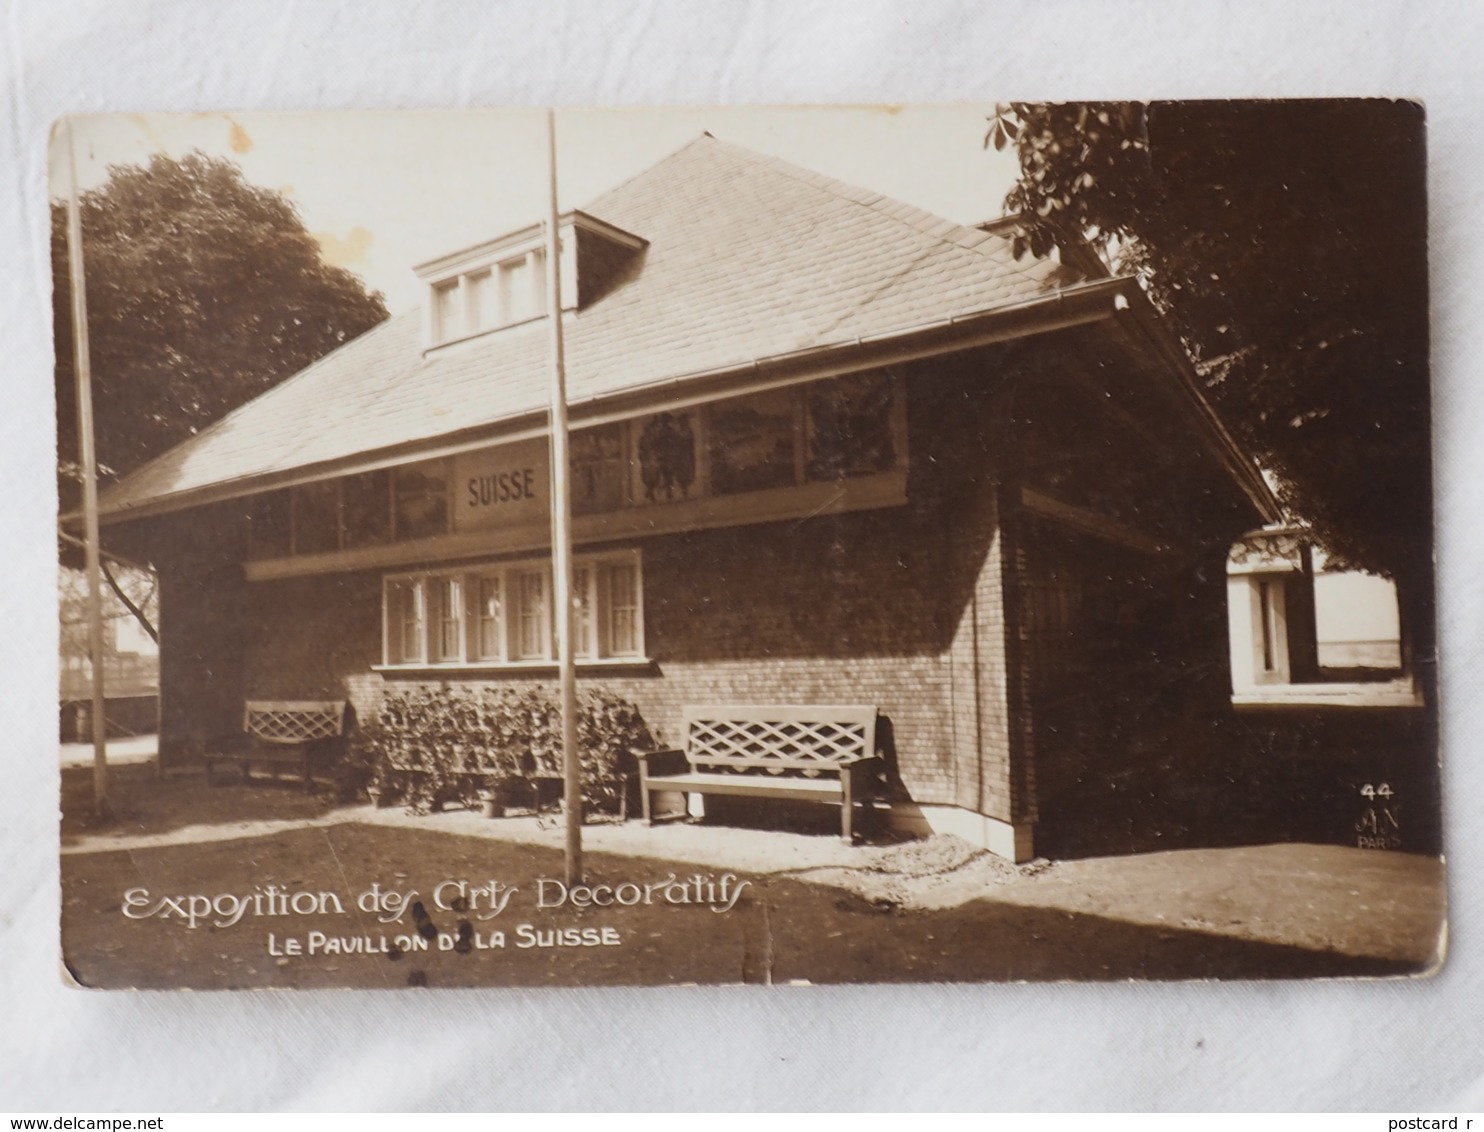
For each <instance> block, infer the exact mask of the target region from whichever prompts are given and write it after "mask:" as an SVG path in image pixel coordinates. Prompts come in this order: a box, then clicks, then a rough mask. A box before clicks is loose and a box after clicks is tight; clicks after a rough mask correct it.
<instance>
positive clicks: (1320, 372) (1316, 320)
mask: <svg viewBox="0 0 1484 1132" xmlns="http://www.w3.org/2000/svg"><path fill="white" fill-rule="evenodd" d="M985 143H986V145H993V146H994V147H995V148H996V149H1002V148H1004V147H1006V146H1010V147H1013V150H1014V152H1015V153H1016V155H1017V157H1018V159H1019V162H1020V169H1021V173H1020V179H1019V181H1018V183H1017V184H1016V185H1015V186H1014V188H1013V189H1012V190H1011V191H1010V193H1009V195H1008V196H1007V198H1006V200H1005V207H1006V209H1007V210H1008V211H1011V212H1014V213H1018V214H1020V216H1021V217H1022V219H1023V222H1024V224H1023V231H1022V235H1021V236H1020V238H1019V240H1018V241H1017V242H1018V244H1019V247H1018V248H1017V254H1018V253H1019V252H1021V251H1024V250H1030V251H1033V252H1036V253H1039V254H1044V253H1046V252H1047V251H1049V250H1050V248H1051V247H1052V246H1054V245H1056V244H1059V243H1061V242H1063V241H1075V240H1079V239H1082V238H1087V237H1090V238H1091V239H1092V240H1093V241H1094V243H1097V244H1103V245H1105V246H1107V247H1110V248H1112V249H1114V251H1115V254H1116V256H1117V259H1118V267H1119V268H1120V269H1121V270H1131V271H1135V272H1137V273H1138V274H1139V275H1140V276H1141V278H1142V279H1143V281H1144V283H1145V285H1146V289H1147V291H1148V294H1149V296H1150V298H1151V300H1152V301H1153V302H1154V304H1155V305H1156V306H1157V307H1158V308H1159V309H1160V310H1162V311H1163V312H1164V313H1165V314H1166V315H1167V317H1168V318H1169V319H1170V320H1171V321H1172V323H1173V325H1174V327H1175V328H1176V330H1177V331H1178V333H1179V334H1180V336H1181V338H1182V339H1183V341H1184V343H1185V345H1186V348H1187V350H1188V351H1189V352H1190V354H1191V356H1192V358H1193V359H1194V360H1195V362H1196V363H1197V366H1198V368H1199V370H1200V372H1201V373H1202V374H1203V375H1204V378H1205V380H1206V382H1207V392H1208V396H1209V397H1210V399H1211V401H1212V403H1213V405H1214V406H1215V407H1216V409H1217V411H1218V412H1219V413H1220V415H1221V416H1222V418H1223V419H1224V420H1225V421H1226V423H1227V424H1228V427H1230V428H1232V429H1233V430H1234V431H1235V432H1236V433H1237V434H1238V435H1239V436H1240V437H1241V438H1242V439H1243V440H1244V441H1245V442H1246V444H1247V445H1248V446H1249V447H1250V449H1251V450H1252V451H1253V453H1254V454H1255V455H1256V456H1257V457H1258V458H1259V460H1260V461H1261V462H1262V464H1263V465H1264V466H1265V467H1266V468H1268V469H1269V470H1270V471H1271V472H1273V473H1274V474H1275V475H1276V476H1277V477H1278V479H1279V481H1280V493H1281V494H1282V496H1283V497H1284V501H1285V503H1287V504H1288V505H1289V506H1290V508H1291V509H1292V510H1293V511H1294V512H1295V513H1296V514H1297V515H1298V516H1300V517H1302V518H1304V519H1306V520H1308V521H1309V522H1311V523H1312V524H1313V525H1314V528H1315V530H1316V533H1317V534H1318V535H1319V536H1320V538H1321V539H1322V540H1323V541H1324V542H1325V544H1326V545H1327V546H1328V547H1329V548H1330V549H1331V550H1332V551H1333V552H1335V553H1336V554H1337V555H1338V556H1340V557H1341V558H1342V559H1344V560H1346V561H1348V562H1350V563H1351V564H1353V565H1356V566H1359V567H1361V568H1364V569H1368V570H1372V571H1374V572H1377V573H1382V574H1386V575H1389V576H1391V577H1393V578H1395V579H1396V580H1397V582H1398V584H1399V587H1400V588H1401V589H1402V594H1403V601H1404V604H1405V603H1406V602H1407V600H1408V596H1409V595H1410V597H1411V598H1412V600H1413V606H1412V611H1411V612H1412V613H1413V615H1414V617H1415V616H1416V615H1417V614H1418V613H1419V612H1421V610H1420V609H1419V607H1418V606H1417V605H1416V604H1415V602H1416V601H1417V600H1422V601H1424V602H1426V601H1428V600H1430V593H1431V546H1432V524H1431V462H1430V451H1429V443H1430V442H1429V436H1430V428H1429V383H1428V342H1427V331H1428V326H1427V225H1426V178H1425V172H1426V166H1425V160H1424V139H1423V115H1422V109H1421V107H1420V106H1417V105H1415V104H1411V103H1404V102H1382V101H1374V100H1345V101H1311V102H1179V103H1153V104H1133V103H1066V104H1053V105H1047V104H1035V103H1012V104H1008V105H1004V106H1001V107H1000V108H999V109H998V112H997V114H996V115H995V116H994V117H993V118H991V119H990V122H989V133H988V136H987V137H986V139H985Z"/></svg>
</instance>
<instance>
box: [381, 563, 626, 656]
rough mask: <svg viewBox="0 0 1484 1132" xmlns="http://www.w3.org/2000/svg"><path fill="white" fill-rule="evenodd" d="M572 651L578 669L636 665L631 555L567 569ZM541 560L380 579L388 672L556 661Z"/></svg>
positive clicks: (547, 569) (548, 585)
mask: <svg viewBox="0 0 1484 1132" xmlns="http://www.w3.org/2000/svg"><path fill="white" fill-rule="evenodd" d="M572 575H573V594H572V636H573V652H574V655H576V656H577V658H578V659H579V660H580V661H582V662H583V663H587V664H594V663H602V662H604V661H609V662H622V661H637V660H642V659H643V657H644V612H643V566H642V561H641V558H640V554H639V551H637V550H626V551H616V552H612V553H607V554H596V555H580V556H578V557H577V559H576V560H575V561H574V562H573V568H572ZM551 597H552V579H551V562H550V560H549V559H539V560H525V561H519V562H506V563H495V564H484V565H477V566H468V567H460V568H451V569H441V570H428V571H422V572H418V573H409V574H393V575H388V576H387V577H386V578H384V579H383V586H382V616H383V629H384V632H383V639H384V648H383V663H384V665H385V666H387V667H392V668H406V667H419V668H420V667H438V666H445V667H452V666H459V665H472V666H477V667H496V666H505V665H509V666H521V665H527V666H530V665H543V664H551V663H553V662H554V661H555V659H556V635H555V625H554V620H555V619H554V617H553V608H552V601H551Z"/></svg>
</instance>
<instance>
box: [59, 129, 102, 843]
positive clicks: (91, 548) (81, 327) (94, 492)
mask: <svg viewBox="0 0 1484 1132" xmlns="http://www.w3.org/2000/svg"><path fill="white" fill-rule="evenodd" d="M67 167H68V172H69V173H70V180H71V188H70V191H69V194H68V199H67V271H68V280H69V282H70V284H71V287H72V357H73V362H72V366H73V371H74V373H75V375H76V378H77V442H78V450H79V451H78V459H79V462H80V463H81V464H82V511H83V524H84V529H83V540H84V543H85V544H86V545H85V551H86V559H87V574H88V661H89V664H90V665H91V666H92V670H93V712H92V717H93V810H94V812H95V813H97V815H98V816H99V817H106V816H107V815H108V749H107V744H108V733H107V720H105V719H104V718H103V578H102V564H101V561H100V558H99V553H98V541H99V540H98V460H97V454H96V453H95V451H94V449H93V381H92V373H91V370H90V366H89V353H88V296H87V288H86V285H85V283H84V275H83V258H82V212H81V210H80V209H79V208H78V204H77V153H76V151H75V149H74V147H73V143H72V123H71V122H68V123H67Z"/></svg>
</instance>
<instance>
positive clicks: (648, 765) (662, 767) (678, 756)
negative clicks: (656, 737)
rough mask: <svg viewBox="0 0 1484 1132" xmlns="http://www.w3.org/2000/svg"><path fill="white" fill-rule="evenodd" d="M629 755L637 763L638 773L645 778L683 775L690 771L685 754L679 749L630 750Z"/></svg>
mask: <svg viewBox="0 0 1484 1132" xmlns="http://www.w3.org/2000/svg"><path fill="white" fill-rule="evenodd" d="M629 754H631V755H633V756H634V758H635V759H637V760H638V762H639V772H640V774H641V775H643V776H644V777H645V778H649V777H652V776H655V775H663V774H683V773H684V772H685V771H687V770H689V769H690V763H689V761H688V760H687V759H686V757H685V752H684V751H683V750H681V749H680V748H679V747H660V748H659V749H657V750H648V751H645V750H640V749H638V748H631V749H630V751H629Z"/></svg>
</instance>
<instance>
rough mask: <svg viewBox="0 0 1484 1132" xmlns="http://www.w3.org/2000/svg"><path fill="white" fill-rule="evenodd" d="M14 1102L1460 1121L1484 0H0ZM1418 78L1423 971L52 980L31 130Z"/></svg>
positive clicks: (49, 663) (44, 439) (1102, 93)
mask: <svg viewBox="0 0 1484 1132" xmlns="http://www.w3.org/2000/svg"><path fill="white" fill-rule="evenodd" d="M0 12H3V19H4V24H3V30H0V44H3V51H0V56H3V58H0V68H3V69H4V74H3V76H0V78H3V83H0V87H3V95H0V100H3V101H0V155H3V159H4V162H3V168H4V169H5V177H4V190H3V191H0V226H3V227H0V233H3V239H0V249H3V256H0V343H3V346H0V356H3V359H4V360H3V362H0V389H3V393H4V409H3V411H0V467H3V478H0V484H3V488H0V508H3V513H4V519H5V527H4V530H5V535H4V539H3V545H4V547H5V550H4V555H3V561H0V571H3V580H4V585H3V586H0V658H3V659H0V663H3V665H4V667H3V672H4V680H3V681H0V726H3V731H0V769H3V777H0V782H3V787H0V845H3V853H0V861H3V864H0V1003H3V1009H0V1109H6V1108H18V1109H23V1110H25V1109H39V1110H43V1111H47V1112H58V1111H62V1112H65V1111H68V1110H94V1109H115V1110H134V1111H138V1112H149V1111H152V1110H191V1109H215V1108H228V1109H260V1108H261V1109H273V1108H285V1109H305V1108H362V1107H364V1108H373V1109H384V1108H410V1109H443V1108H448V1109H466V1108H509V1107H527V1106H535V1107H563V1108H565V1107H584V1106H585V1107H600V1108H608V1107H633V1106H642V1107H660V1108H673V1107H720V1108H733V1107H746V1108H757V1107H762V1108H771V1107H798V1106H802V1107H806V1108H814V1107H821V1106H826V1107H856V1106H865V1107H892V1108H897V1107H910V1108H987V1109H1012V1108H1030V1109H1037V1108H1097V1109H1102V1108H1195V1109H1204V1108H1273V1107H1282V1108H1327V1109H1331V1108H1342V1109H1343V1108H1369V1109H1387V1110H1399V1109H1404V1108H1414V1107H1419V1106H1421V1107H1433V1108H1460V1107H1461V1108H1472V1109H1474V1110H1478V1109H1480V1108H1484V948H1481V940H1480V936H1481V928H1484V916H1481V909H1484V883H1481V876H1484V873H1481V865H1484V853H1481V848H1484V847H1481V840H1484V837H1481V835H1484V822H1481V821H1480V820H1479V818H1478V817H1477V815H1476V814H1475V813H1474V812H1473V807H1474V806H1475V805H1477V804H1479V799H1480V798H1481V797H1484V758H1481V757H1480V749H1481V743H1480V741H1479V739H1478V738H1477V736H1478V734H1479V731H1480V726H1479V725H1480V723H1481V721H1484V706H1481V705H1484V695H1481V692H1484V688H1481V686H1480V685H1481V673H1484V649H1481V641H1484V635H1481V632H1480V629H1481V604H1484V602H1481V597H1484V585H1481V582H1480V578H1481V577H1484V534H1481V531H1484V524H1481V523H1480V522H1479V508H1478V503H1477V500H1478V498H1479V496H1478V489H1477V485H1478V484H1479V483H1480V482H1484V456H1481V445H1480V440H1481V438H1484V382H1481V381H1480V380H1479V378H1478V374H1477V373H1476V368H1477V366H1478V364H1479V359H1480V358H1484V320H1481V317H1480V313H1479V312H1480V300H1479V297H1480V295H1484V254H1481V250H1480V247H1481V240H1480V235H1479V233H1480V231H1481V230H1484V189H1481V179H1484V178H1481V175H1484V128H1481V121H1480V115H1481V109H1484V102H1481V99H1480V95H1481V93H1484V83H1481V82H1480V80H1479V78H1478V77H1477V76H1478V71H1477V59H1476V56H1477V49H1478V45H1479V44H1480V43H1484V15H1481V13H1484V9H1480V8H1479V7H1477V6H1476V5H1474V4H1473V3H1471V2H1469V0H1457V2H1455V3H1424V2H1417V0H1412V2H1410V3H1403V2H1400V0H1398V2H1389V3H1381V2H1377V3H1339V2H1333V0H1332V2H1328V3H1314V4H1306V5H1296V4H1293V3H1291V2H1290V0H1256V2H1249V3H1244V4H1208V5H1202V6H1199V7H1197V6H1195V5H1176V4H1161V3H1154V2H1150V0H1130V2H1128V3H1122V4H1117V5H1109V4H1100V3H1096V2H1095V0H1040V2H1038V3H1021V2H1004V3H998V4H983V3H975V4H969V3H965V4H945V3H938V2H932V0H915V2H912V3H885V2H879V3H845V2H839V3H799V4H768V3H756V4H749V3H728V2H709V3H685V4H678V3H677V4H660V3H630V4H624V5H616V4H615V5H607V6H601V7H600V6H599V5H596V4H581V3H550V4H539V5H538V4H484V3H475V2H473V0H469V2H465V3H458V2H444V3H439V2H431V3H422V4H416V5H413V4H406V3H397V2H395V0H354V2H349V0H347V2H342V3H334V2H331V0H319V2H316V3H293V2H291V0H263V2H253V3H243V4H239V5H230V6H228V5H216V4H199V3H192V2H191V0H133V2H131V3H128V4H118V3H116V2H113V0H65V2H63V0H10V2H9V3H7V4H5V5H0ZM1300 94H1333V95H1355V94H1377V95H1397V96H1412V97H1417V96H1420V97H1422V98H1424V99H1425V100H1426V101H1427V105H1428V113H1429V131H1430V142H1431V153H1432V167H1431V191H1432V225H1433V228H1432V231H1433V237H1432V247H1433V257H1434V258H1433V267H1432V280H1433V288H1434V294H1433V311H1434V318H1435V344H1436V345H1435V359H1436V369H1435V397H1436V405H1437V413H1436V419H1437V426H1436V444H1437V453H1438V461H1439V472H1438V480H1437V498H1438V507H1439V513H1440V523H1439V544H1438V552H1439V559H1440V563H1441V570H1440V575H1439V577H1440V582H1441V586H1442V599H1443V604H1442V610H1443V614H1442V631H1441V639H1442V646H1443V650H1444V661H1443V697H1444V708H1445V712H1446V718H1445V728H1444V750H1445V755H1446V759H1447V762H1446V781H1447V789H1448V799H1447V801H1448V806H1447V809H1448V812H1447V819H1448V850H1449V858H1450V860H1449V866H1450V895H1451V898H1452V901H1453V906H1452V940H1453V943H1452V954H1451V956H1450V958H1449V962H1448V965H1447V968H1446V969H1445V971H1444V972H1443V973H1442V975H1440V976H1439V977H1438V978H1436V979H1434V980H1431V981H1428V982H1395V983H1345V982H1341V983H1275V984H1231V985H1153V986H1143V985H1118V986H1029V987H1026V986H1008V987H1006V986H954V987H944V986H906V987H891V988H834V989H787V988H784V989H772V990H764V989H755V988H753V989H667V990H648V991H645V990H628V991H603V990H571V991H487V992H469V993H448V992H439V993H427V992H415V991H409V992H393V993H370V992H360V993H307V992H304V993H292V994H273V993H236V994H127V993H91V992H83V991H77V990H67V989H64V988H63V986H62V982H61V978H60V974H59V971H58V944H57V912H58V893H57V853H56V846H57V833H56V760H55V755H54V752H55V749H56V748H55V743H56V735H55V728H56V715H55V709H54V706H53V705H54V703H55V695H56V692H55V689H56V680H55V668H54V667H53V666H54V663H55V661H54V658H55V656H56V647H55V640H56V617H55V609H54V604H53V597H52V595H53V593H54V587H55V572H54V570H55V567H54V562H55V559H54V552H53V533H52V532H53V524H54V512H53V506H54V504H53V498H52V491H53V489H52V487H51V483H52V471H51V469H52V458H53V457H52V443H53V442H52V430H53V424H52V416H51V413H52V408H51V398H50V395H49V388H50V384H49V380H48V370H49V367H50V352H51V339H50V336H49V333H48V317H49V290H48V288H49V278H48V271H49V269H48V262H47V244H46V192H47V188H46V160H45V154H46V133H47V129H48V127H49V124H50V123H51V122H52V121H53V120H54V119H55V118H57V117H58V116H60V115H63V114H66V113H76V112H86V111H102V110H123V111H129V110H143V109H150V110H199V109H227V110H231V109H249V108H257V109H312V108H319V107H366V108H376V107H410V106H429V107H453V106H462V105H484V106H499V105H533V104H534V105H540V104H545V103H551V102H555V103H558V104H562V105H574V106H575V105H592V104H605V105H608V104H645V103H715V102H738V101H741V102H794V101H808V102H842V101H849V102H867V101H870V102H881V101H888V102H902V101H949V100H960V99H967V98H975V99H986V98H988V99H993V98H995V97H1001V98H1003V97H1008V96H1013V97H1054V96H1060V97H1092V96H1098V97H1108V96H1118V97H1148V96H1162V97H1175V96H1179V97H1195V96H1205V97H1212V96H1238V95H1242V96H1253V95H1300Z"/></svg>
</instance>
